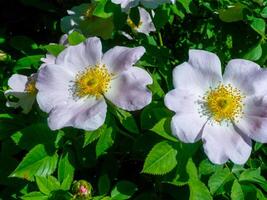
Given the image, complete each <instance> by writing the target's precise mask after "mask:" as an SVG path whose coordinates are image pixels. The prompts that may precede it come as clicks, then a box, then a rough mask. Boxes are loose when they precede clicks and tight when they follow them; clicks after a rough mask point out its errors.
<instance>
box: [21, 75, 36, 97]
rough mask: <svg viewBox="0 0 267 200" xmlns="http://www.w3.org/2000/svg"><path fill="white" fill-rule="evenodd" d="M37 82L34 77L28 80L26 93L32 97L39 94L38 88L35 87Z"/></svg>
mask: <svg viewBox="0 0 267 200" xmlns="http://www.w3.org/2000/svg"><path fill="white" fill-rule="evenodd" d="M35 84H36V80H35V79H34V78H32V77H29V78H28V81H27V83H26V85H25V89H24V91H25V92H28V93H29V94H31V95H35V94H36V93H37V88H36V87H35Z"/></svg>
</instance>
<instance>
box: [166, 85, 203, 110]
mask: <svg viewBox="0 0 267 200" xmlns="http://www.w3.org/2000/svg"><path fill="white" fill-rule="evenodd" d="M198 98H199V97H198V96H197V94H196V93H193V92H191V91H189V90H182V89H178V88H176V89H174V90H171V91H169V92H168V93H167V94H166V96H165V98H164V103H165V105H166V106H167V108H169V109H170V110H172V111H174V112H176V113H188V114H189V113H190V114H192V113H197V112H198V108H199V105H198V104H197V101H198Z"/></svg>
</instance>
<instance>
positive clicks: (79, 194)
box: [71, 180, 93, 200]
mask: <svg viewBox="0 0 267 200" xmlns="http://www.w3.org/2000/svg"><path fill="white" fill-rule="evenodd" d="M92 190H93V187H92V185H91V184H90V183H88V182H87V181H85V180H79V181H74V183H73V184H72V188H71V191H72V194H73V195H74V199H75V200H89V199H91V197H92Z"/></svg>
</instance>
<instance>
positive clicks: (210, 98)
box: [203, 84, 244, 123]
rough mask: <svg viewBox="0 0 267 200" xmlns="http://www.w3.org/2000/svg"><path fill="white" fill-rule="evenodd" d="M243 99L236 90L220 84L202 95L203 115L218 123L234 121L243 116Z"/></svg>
mask: <svg viewBox="0 0 267 200" xmlns="http://www.w3.org/2000/svg"><path fill="white" fill-rule="evenodd" d="M243 99H244V96H243V95H242V94H241V92H240V90H238V89H237V88H233V87H232V86H231V85H230V84H228V85H222V84H220V85H219V86H217V87H216V88H214V89H211V90H209V91H208V92H207V93H206V94H205V95H204V97H203V101H204V104H203V105H204V107H203V108H204V113H205V114H207V115H208V116H210V117H211V118H212V119H213V120H214V121H216V122H218V123H221V122H223V121H236V120H237V119H238V118H239V117H241V116H242V114H243Z"/></svg>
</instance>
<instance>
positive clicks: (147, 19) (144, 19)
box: [137, 7, 156, 35]
mask: <svg viewBox="0 0 267 200" xmlns="http://www.w3.org/2000/svg"><path fill="white" fill-rule="evenodd" d="M138 10H139V14H140V22H141V25H140V27H138V28H137V31H138V32H140V33H144V34H146V35H149V33H150V32H152V31H156V28H155V26H154V24H153V21H152V19H151V16H150V14H149V13H148V12H147V11H146V10H145V9H144V8H141V7H138Z"/></svg>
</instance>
